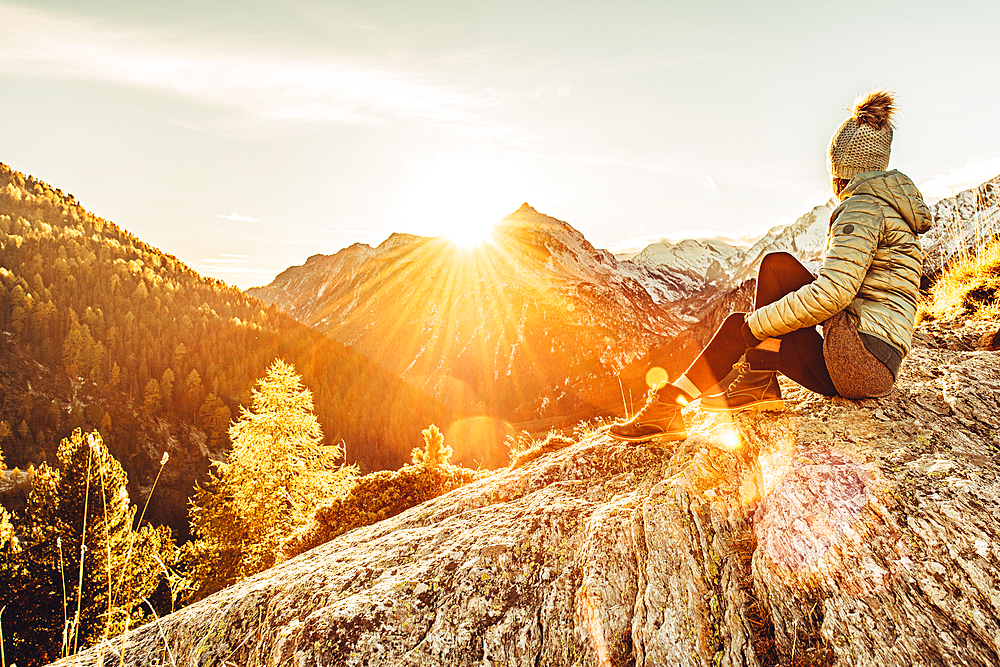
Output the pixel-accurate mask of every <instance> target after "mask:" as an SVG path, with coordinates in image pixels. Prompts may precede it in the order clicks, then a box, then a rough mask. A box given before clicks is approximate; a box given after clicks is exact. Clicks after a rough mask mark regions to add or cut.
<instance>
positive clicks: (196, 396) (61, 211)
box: [0, 165, 449, 534]
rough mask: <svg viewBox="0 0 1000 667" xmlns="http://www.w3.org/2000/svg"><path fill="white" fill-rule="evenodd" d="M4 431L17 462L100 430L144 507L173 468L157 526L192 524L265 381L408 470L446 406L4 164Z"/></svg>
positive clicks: (358, 453)
mask: <svg viewBox="0 0 1000 667" xmlns="http://www.w3.org/2000/svg"><path fill="white" fill-rule="evenodd" d="M0 337H2V341H3V344H2V346H0V421H2V422H5V423H6V426H7V427H9V430H8V428H5V427H4V426H3V425H0V438H3V439H2V446H3V449H4V451H5V452H6V453H7V465H8V466H10V467H13V466H21V467H24V466H27V465H28V464H30V463H39V462H40V461H42V460H46V459H48V460H50V461H52V460H54V454H55V450H56V447H57V445H58V443H59V441H60V439H61V438H64V437H66V436H68V435H69V434H70V433H71V432H72V430H73V429H74V428H77V427H81V428H84V429H89V428H96V429H99V430H100V431H101V434H102V436H103V438H104V440H105V442H106V443H107V444H108V447H109V449H110V451H111V452H112V454H113V455H114V456H115V457H116V458H117V459H118V460H119V461H121V462H122V465H123V466H124V468H125V470H126V471H127V472H128V475H129V480H130V493H131V495H132V497H133V500H136V501H138V500H139V498H140V497H141V496H142V495H143V491H144V490H148V487H149V485H150V484H151V482H152V480H153V476H154V475H155V474H156V470H157V468H158V464H159V461H160V457H161V455H162V453H163V452H164V451H169V452H170V456H171V460H170V464H169V465H168V466H167V469H166V470H164V473H163V478H162V479H161V480H160V485H159V487H158V489H157V492H156V495H157V498H156V502H155V503H153V505H151V506H150V510H149V513H148V515H147V516H148V517H149V518H150V519H151V521H152V522H153V523H158V522H164V523H168V524H169V525H171V526H172V527H173V528H174V529H175V531H177V532H179V533H181V534H185V533H186V530H187V517H186V503H187V498H188V496H189V495H191V493H192V491H193V489H194V483H195V480H196V479H200V478H202V477H203V475H204V474H205V471H206V470H207V466H208V458H209V455H210V454H211V456H212V457H213V458H219V457H220V456H221V455H222V453H223V452H224V451H225V450H226V448H227V447H228V435H227V433H226V429H227V428H228V426H229V422H230V419H231V418H232V417H233V416H235V415H236V411H237V405H238V404H246V403H248V401H249V397H250V394H249V392H250V388H251V386H252V385H253V382H254V380H255V379H256V378H258V377H260V376H261V375H262V374H263V372H264V369H265V368H266V367H267V366H268V364H269V363H271V361H272V360H273V359H275V358H276V357H281V358H284V359H285V360H287V361H288V362H290V363H291V364H293V365H294V366H295V368H297V369H298V370H299V372H301V374H302V376H303V380H304V383H305V385H306V386H307V387H309V388H310V389H311V390H312V391H313V393H314V396H315V402H316V412H317V415H318V417H319V420H320V422H321V424H322V427H323V433H324V434H325V438H326V441H327V442H328V443H340V442H341V441H343V442H344V443H345V444H346V447H347V458H348V460H349V461H351V462H358V463H359V464H360V465H361V467H362V469H380V468H396V467H399V466H400V465H402V464H403V463H405V462H407V461H408V460H409V457H410V450H411V449H412V448H413V447H416V446H419V445H420V444H421V442H422V440H421V435H420V431H421V429H422V428H425V427H426V426H427V424H430V423H447V422H448V421H449V418H448V417H449V415H448V414H447V412H446V410H445V409H444V408H443V407H442V406H440V405H439V404H437V403H435V402H434V401H432V400H431V399H429V398H428V397H426V396H425V395H423V394H421V393H420V392H418V391H417V390H415V389H413V388H411V387H409V386H407V385H405V384H403V383H402V382H400V381H399V380H398V379H397V378H396V377H395V376H393V375H391V374H389V373H388V372H387V371H385V370H384V369H382V368H381V367H379V366H378V365H377V364H375V363H373V362H372V361H370V360H369V359H368V358H366V357H365V356H363V355H362V354H360V353H358V352H355V351H354V350H352V349H350V348H349V347H347V346H345V345H343V344H341V343H338V342H336V341H333V340H331V339H330V338H328V337H326V336H323V335H322V334H320V333H318V332H314V331H312V330H310V329H308V328H307V327H305V326H303V325H301V324H299V323H297V322H295V321H294V320H292V319H291V318H289V317H287V316H285V315H283V314H282V313H281V312H280V311H279V310H278V309H277V308H274V307H272V306H266V305H264V304H263V303H261V302H260V301H258V300H257V299H254V298H252V297H249V296H248V295H246V294H244V293H243V292H241V291H240V290H238V289H236V288H233V287H229V286H227V285H226V284H224V283H222V282H219V281H216V280H212V279H207V278H203V277H201V276H199V275H198V274H197V273H196V272H194V271H192V270H191V269H190V268H188V267H187V266H185V265H184V264H183V263H182V262H181V261H179V260H178V259H177V258H175V257H172V256H170V255H166V254H164V253H162V252H160V251H158V250H157V249H155V248H152V247H150V246H149V245H147V244H145V243H143V242H142V241H140V240H139V239H137V238H135V237H134V236H132V235H131V234H129V233H128V232H126V231H124V230H122V229H121V228H119V227H118V226H116V225H115V224H113V223H111V222H109V221H107V220H103V219H101V218H99V217H97V216H95V215H93V214H92V213H89V212H88V211H86V210H85V209H84V208H83V207H82V206H81V205H80V204H79V203H78V202H77V201H76V200H75V198H74V197H73V195H71V194H65V193H63V192H62V191H60V190H58V189H55V188H53V187H51V186H49V185H47V184H45V183H43V182H41V181H38V180H36V179H34V178H32V177H30V176H24V175H23V174H20V173H18V172H15V171H13V170H11V169H10V168H8V167H7V166H5V165H0Z"/></svg>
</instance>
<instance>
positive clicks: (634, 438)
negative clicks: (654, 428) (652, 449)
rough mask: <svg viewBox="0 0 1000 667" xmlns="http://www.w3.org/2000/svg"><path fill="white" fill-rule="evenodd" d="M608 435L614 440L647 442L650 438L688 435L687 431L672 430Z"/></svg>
mask: <svg viewBox="0 0 1000 667" xmlns="http://www.w3.org/2000/svg"><path fill="white" fill-rule="evenodd" d="M608 435H609V436H611V437H612V438H614V439H615V440H621V441H623V442H649V441H650V440H667V441H674V440H685V439H687V437H688V434H687V431H673V432H671V433H660V434H659V435H641V436H640V435H637V436H627V435H618V434H616V433H611V432H608Z"/></svg>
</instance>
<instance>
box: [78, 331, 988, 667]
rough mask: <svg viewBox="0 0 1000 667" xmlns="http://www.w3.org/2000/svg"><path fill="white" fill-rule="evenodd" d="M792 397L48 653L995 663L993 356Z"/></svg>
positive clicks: (700, 418)
mask: <svg viewBox="0 0 1000 667" xmlns="http://www.w3.org/2000/svg"><path fill="white" fill-rule="evenodd" d="M921 340H925V341H931V343H933V341H932V340H931V338H929V337H927V336H925V337H924V338H923V339H921ZM784 390H785V392H786V398H787V401H788V404H789V409H788V410H787V411H785V412H783V413H745V414H741V415H738V416H736V417H735V418H729V417H725V416H720V415H709V414H707V413H703V412H701V411H699V410H698V408H697V403H696V404H694V405H693V406H691V407H688V408H686V411H685V417H686V419H687V420H688V424H689V426H690V436H689V437H688V439H687V440H686V441H684V442H680V443H659V442H656V441H654V442H653V443H652V444H651V445H650V446H643V445H639V446H636V445H629V444H623V443H617V442H615V441H612V440H611V439H609V438H608V437H607V436H606V435H605V434H604V433H602V432H601V431H600V430H594V431H589V432H581V433H580V434H579V436H578V437H577V438H576V439H575V440H576V442H575V443H574V444H571V445H569V446H567V447H565V448H563V449H560V450H558V451H554V452H547V453H544V454H541V455H539V456H538V457H537V458H535V459H533V460H530V461H529V462H527V463H525V464H524V465H522V466H521V467H517V468H512V469H508V470H505V471H501V472H498V473H497V474H495V475H493V476H491V477H489V478H486V479H483V480H480V481H478V482H476V483H474V484H471V485H469V486H466V487H463V488H461V489H458V490H456V491H454V492H452V493H450V494H448V495H447V496H443V497H441V498H438V499H436V500H433V501H431V502H428V503H425V504H423V505H421V506H419V507H415V508H413V509H411V510H409V511H407V512H405V513H403V514H401V515H399V516H397V517H394V518H392V519H389V520H386V521H383V522H381V523H379V524H376V525H373V526H369V527H366V528H362V529H359V530H355V531H353V532H351V533H348V534H346V535H343V536H341V537H340V538H338V539H336V540H334V541H332V542H330V543H327V544H325V545H323V546H321V547H318V548H316V549H314V550H312V551H310V552H308V553H306V554H303V555H302V556H299V557H297V558H295V559H293V560H290V561H288V562H285V563H282V564H281V565H279V566H276V567H274V568H272V569H271V570H268V571H266V572H263V573H261V574H260V575H257V576H255V577H252V578H250V579H247V580H245V581H243V582H241V583H239V584H237V585H235V586H233V587H231V588H229V589H226V590H224V591H221V592H220V593H218V594H216V595H214V596H212V597H210V598H208V599H206V600H204V601H202V602H200V603H197V604H194V605H192V606H190V607H187V608H185V609H182V610H180V611H178V612H176V613H174V614H171V615H170V616H167V617H165V618H163V619H160V620H159V621H157V622H154V623H150V624H148V625H146V626H143V627H141V628H138V629H136V630H134V631H132V632H131V633H129V634H128V635H127V636H126V637H124V638H117V639H115V640H113V641H112V642H110V643H106V644H105V645H104V646H100V647H95V648H94V649H91V650H90V651H88V652H86V653H84V654H81V655H78V656H76V657H74V658H71V659H68V660H64V661H63V662H62V663H60V664H78V665H99V664H106V665H109V666H110V665H119V664H125V665H150V664H162V665H166V664H170V665H217V666H224V665H260V666H268V667H270V666H278V665H302V666H305V665H373V666H374V665H525V666H528V665H530V666H535V665H599V666H601V667H608V666H612V665H615V666H618V665H698V666H708V665H713V666H722V665H725V666H732V667H736V666H746V667H751V666H756V665H765V666H766V665H778V664H795V665H802V664H813V665H873V666H874V665H877V666H878V667H890V666H895V665H899V666H903V665H976V666H979V665H982V666H986V665H997V664H1000V649H998V641H1000V640H998V639H997V638H998V637H1000V585H998V584H1000V539H998V538H1000V481H998V480H1000V477H998V473H1000V354H998V353H996V352H986V351H975V350H971V351H970V350H964V351H963V350H951V349H937V348H936V347H918V348H915V349H914V351H913V352H912V353H911V355H910V356H909V357H908V358H907V360H906V362H905V363H904V365H903V368H902V370H901V376H900V381H899V383H898V384H897V387H896V388H895V389H894V390H893V392H892V394H891V395H890V396H888V397H886V398H884V399H878V400H865V401H860V402H851V401H846V400H842V399H833V400H830V399H825V398H822V397H818V396H816V395H814V394H811V393H809V392H808V391H806V390H802V389H798V388H795V387H794V386H793V385H791V384H785V385H784ZM122 652H124V657H122Z"/></svg>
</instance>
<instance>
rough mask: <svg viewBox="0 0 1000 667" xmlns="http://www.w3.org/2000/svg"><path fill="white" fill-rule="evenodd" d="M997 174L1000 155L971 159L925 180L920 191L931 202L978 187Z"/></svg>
mask: <svg viewBox="0 0 1000 667" xmlns="http://www.w3.org/2000/svg"><path fill="white" fill-rule="evenodd" d="M997 174H1000V157H995V158H993V159H992V160H971V161H969V162H968V163H966V164H964V165H962V166H961V167H958V168H957V169H952V170H951V171H949V172H948V173H947V174H940V175H938V176H935V177H934V178H932V179H930V180H929V181H927V182H925V183H924V184H923V185H921V186H920V192H921V193H922V194H923V195H924V198H925V199H926V200H927V201H928V202H929V203H933V202H936V201H938V200H939V199H944V198H945V197H951V196H954V195H957V194H958V193H959V192H961V191H962V190H968V189H969V188H974V187H977V186H979V185H981V184H983V183H985V182H986V181H988V180H990V179H991V178H993V177H995V176H996V175H997Z"/></svg>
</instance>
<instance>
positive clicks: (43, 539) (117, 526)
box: [0, 429, 176, 665]
mask: <svg viewBox="0 0 1000 667" xmlns="http://www.w3.org/2000/svg"><path fill="white" fill-rule="evenodd" d="M58 458H59V462H60V464H61V469H56V468H52V467H50V466H48V465H47V464H45V463H43V464H42V465H41V466H40V467H39V468H38V470H37V471H36V472H35V476H34V479H33V483H32V489H31V493H30V494H29V496H28V507H27V513H26V514H27V516H26V521H25V525H24V526H22V527H21V529H20V530H21V533H22V534H23V535H24V538H23V539H22V540H19V542H20V543H19V545H18V546H17V547H16V548H13V547H12V546H11V543H10V541H8V543H7V544H6V545H5V546H6V548H7V556H8V558H7V559H5V560H6V562H8V563H9V564H10V567H9V568H8V569H7V570H6V571H3V572H2V574H3V576H4V579H5V581H4V584H5V585H3V586H0V606H3V605H9V606H11V607H12V608H16V609H17V610H18V613H17V615H16V616H8V617H7V618H5V619H4V635H5V638H6V640H7V642H8V643H7V656H8V662H14V661H16V662H17V664H18V665H35V664H44V663H47V662H50V661H52V660H55V659H56V658H59V657H60V656H61V655H67V654H69V653H73V652H75V650H77V649H82V648H84V647H86V646H88V645H90V644H92V643H94V642H95V641H97V640H99V639H101V638H110V637H113V636H115V635H117V634H119V633H121V632H123V631H124V630H125V629H126V628H127V626H128V624H129V623H131V624H133V625H134V624H136V623H139V622H142V621H143V620H144V619H145V618H146V616H147V614H148V610H145V611H144V610H143V608H142V607H141V605H143V604H144V602H143V600H144V599H145V598H148V597H149V596H151V595H152V593H153V592H154V591H155V590H156V588H157V587H158V586H159V585H160V584H161V582H162V580H163V571H162V567H161V565H160V562H164V563H172V562H174V561H175V560H176V555H175V554H176V548H175V547H174V546H173V542H172V541H171V539H170V531H169V530H168V529H166V528H163V527H158V528H153V527H151V526H148V525H147V526H143V527H142V528H140V529H139V530H137V531H136V530H133V528H132V524H133V520H134V517H135V510H136V508H135V507H134V506H132V505H131V503H130V502H129V497H128V492H127V485H128V478H127V476H126V475H125V471H124V470H122V467H121V465H119V463H118V461H116V460H115V459H114V457H112V456H111V454H110V453H109V452H108V450H107V447H105V446H104V442H103V441H102V440H101V437H100V434H99V433H97V432H96V431H95V432H93V433H88V434H86V435H84V434H83V433H82V432H81V431H80V430H79V429H78V430H76V431H74V432H73V434H72V436H71V437H69V438H66V439H63V440H62V442H61V443H60V444H59V450H58ZM63 582H65V588H63V585H64V584H63ZM64 590H65V594H64V592H63V591H64ZM12 655H13V656H14V658H13V660H12V659H11V657H10V656H12Z"/></svg>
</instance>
